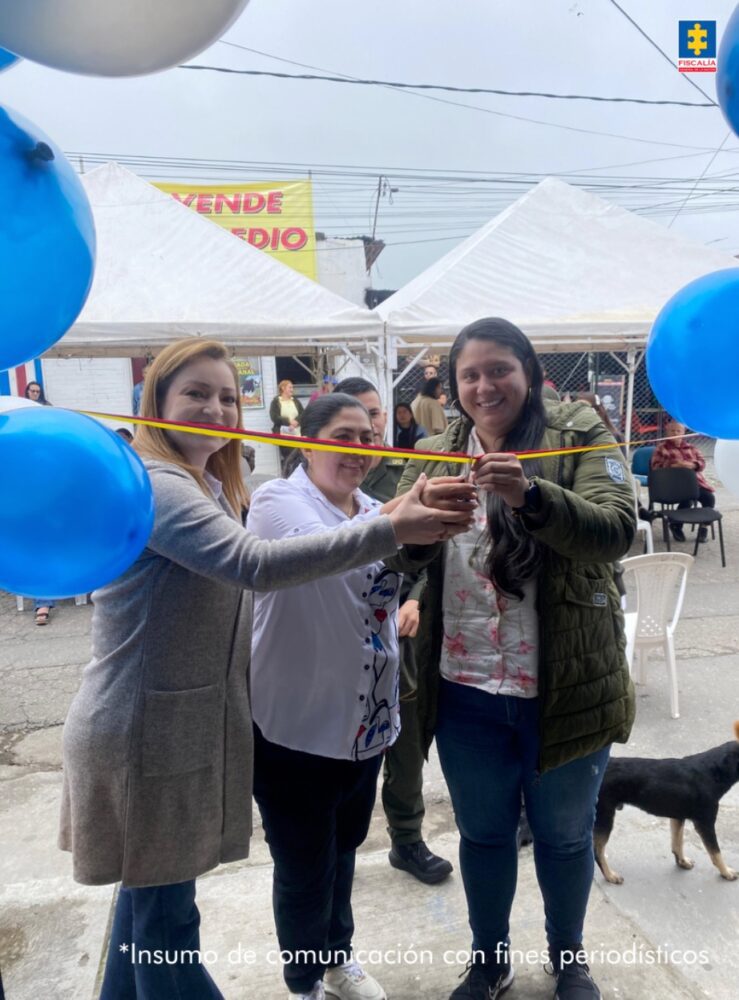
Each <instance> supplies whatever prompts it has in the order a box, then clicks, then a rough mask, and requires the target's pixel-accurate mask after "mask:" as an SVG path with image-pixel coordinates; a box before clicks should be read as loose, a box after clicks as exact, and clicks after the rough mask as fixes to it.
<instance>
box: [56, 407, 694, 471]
mask: <svg viewBox="0 0 739 1000" xmlns="http://www.w3.org/2000/svg"><path fill="white" fill-rule="evenodd" d="M76 412H78V413H83V414H85V415H86V416H88V417H95V418H97V419H100V420H118V421H123V422H125V423H128V424H136V425H139V426H144V427H158V428H159V429H160V430H164V431H184V432H185V433H188V434H203V435H207V436H208V437H219V438H228V439H236V440H240V441H255V442H257V443H258V444H270V445H278V446H279V447H280V448H309V449H311V450H312V451H330V452H337V453H339V454H343V455H370V456H371V457H372V458H402V459H405V460H406V461H408V460H410V461H413V460H414V459H419V458H420V459H424V460H425V461H429V462H451V463H452V464H459V465H464V464H467V463H469V464H472V463H474V462H475V461H477V459H478V458H480V457H481V456H479V455H468V454H466V453H465V452H460V451H428V450H426V449H423V448H419V449H415V450H414V449H407V448H392V447H389V446H387V445H374V444H351V445H347V444H342V443H341V442H340V441H332V440H329V439H326V438H311V437H297V436H294V435H292V434H289V435H283V434H272V433H270V432H267V431H248V430H243V429H242V428H233V427H222V426H220V425H219V424H195V423H190V422H188V421H175V420H152V419H150V418H148V417H128V416H123V415H121V414H119V413H98V412H96V411H93V410H78V411H76ZM682 436H683V437H699V436H700V435H698V434H684V435H682ZM669 440H670V437H659V438H652V439H650V440H649V441H621V442H618V441H609V442H608V443H606V444H586V445H579V446H577V447H573V448H551V449H544V450H531V451H517V452H514V453H513V454H515V456H516V458H518V459H526V458H552V457H555V456H557V455H579V454H583V453H584V452H589V451H609V450H612V449H614V448H621V447H623V446H624V445H626V446H630V445H638V446H642V445H645V444H650V445H651V444H656V443H657V442H659V441H669Z"/></svg>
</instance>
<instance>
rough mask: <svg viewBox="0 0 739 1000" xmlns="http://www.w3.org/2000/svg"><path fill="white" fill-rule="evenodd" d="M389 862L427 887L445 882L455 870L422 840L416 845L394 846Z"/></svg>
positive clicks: (449, 862) (389, 855)
mask: <svg viewBox="0 0 739 1000" xmlns="http://www.w3.org/2000/svg"><path fill="white" fill-rule="evenodd" d="M388 861H389V862H390V864H391V865H392V866H393V868H399V869H400V870H401V871H404V872H408V873H409V874H410V875H413V876H414V877H415V878H417V879H418V881H419V882H425V883H426V885H436V883H437V882H443V881H444V879H445V878H447V876H449V875H451V873H452V872H453V870H454V869H453V867H452V863H451V861H446V860H445V859H444V858H440V857H439V856H438V855H436V854H433V853H432V852H431V851H430V850H429V849H428V847H427V846H426V844H425V843H424V842H423V841H422V840H418V841H416V843H415V844H393V846H392V850H391V851H390V853H389V854H388Z"/></svg>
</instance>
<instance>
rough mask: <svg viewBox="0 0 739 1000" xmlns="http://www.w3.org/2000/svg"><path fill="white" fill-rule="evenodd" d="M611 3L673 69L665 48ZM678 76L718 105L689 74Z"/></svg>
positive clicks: (617, 6)
mask: <svg viewBox="0 0 739 1000" xmlns="http://www.w3.org/2000/svg"><path fill="white" fill-rule="evenodd" d="M611 3H612V4H613V6H614V7H615V8H616V10H617V11H619V12H620V13H621V14H623V16H624V17H625V18H626V20H627V21H628V22H629V23H630V24H632V25H633V26H634V27H635V28H636V30H637V31H638V32H639V34H640V35H641V36H642V38H645V39H646V40H647V41H648V42H649V44H650V45H651V46H652V48H653V49H656V50H657V52H659V54H660V55H661V56H662V58H663V59H666V60H667V62H668V63H669V64H670V66H672V68H673V69H677V66H676V65H675V63H674V61H673V60H672V59H670V57H669V56H668V55H667V53H666V52H665V50H664V49H661V48H660V47H659V45H658V44H657V43H656V42H655V40H654V39H653V38H651V37H650V36H649V35H648V34H647V33H646V31H645V30H644V29H643V28H642V27H641V26H640V25H639V24H637V23H636V21H635V20H634V18H633V17H632V16H631V15H630V14H627V12H626V11H625V10H624V9H623V7H622V6H621V5H620V4H618V3H616V0H611ZM680 76H681V77H682V78H683V79H684V80H685V82H686V83H689V84H690V85H691V87H694V88H695V89H696V90H697V91H698V93H699V94H703V96H704V97H705V98H706V99H707V100H709V101H710V102H711V104H712V105H713V107H714V108H717V107H718V104H717V103H716V101H714V100H713V98H712V97H710V96H709V95H708V94H707V93H706V92H705V90H703V89H702V88H701V87H699V86H698V84H697V83H696V82H695V80H693V78H692V77H691V76H690V74H688V73H681V74H680ZM704 106H705V105H702V107H704Z"/></svg>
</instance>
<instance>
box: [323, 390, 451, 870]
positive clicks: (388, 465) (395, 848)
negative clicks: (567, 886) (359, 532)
mask: <svg viewBox="0 0 739 1000" xmlns="http://www.w3.org/2000/svg"><path fill="white" fill-rule="evenodd" d="M336 391H337V392H343V393H346V394H347V395H349V396H353V397H354V398H355V399H358V400H359V402H360V403H362V405H363V406H365V407H366V409H367V412H368V413H369V416H370V420H371V422H372V431H373V441H372V443H373V444H376V445H381V444H383V443H384V441H385V431H386V429H387V412H386V411H385V410H384V409H383V406H382V401H381V400H380V396H379V393H378V392H377V389H376V388H375V387H374V385H372V383H371V382H368V381H367V379H364V378H347V379H344V380H343V381H341V382H339V384H338V385H337V387H336ZM404 467H405V462H404V460H403V459H402V458H373V459H372V461H371V462H370V463H369V467H368V470H367V474H366V476H365V478H364V480H363V481H362V485H361V489H362V490H363V492H364V493H366V494H368V496H370V497H372V498H373V499H374V500H378V501H380V502H381V503H387V502H388V501H389V500H391V499H392V498H393V497H394V496H395V494H396V492H397V489H398V483H399V482H400V477H401V475H402V473H403V469H404ZM425 586H426V573H425V572H424V571H422V572H420V573H416V574H414V573H406V574H404V576H403V584H402V587H401V591H400V607H399V611H398V634H399V636H400V723H401V729H400V736H399V738H398V740H397V741H396V742H395V743H394V744H393V746H392V747H390V748H389V749H388V750H387V752H386V754H385V764H384V768H383V781H382V805H383V808H384V810H385V816H386V818H387V822H388V826H387V832H388V834H389V835H390V840H391V843H392V847H391V850H390V853H389V855H388V860H389V861H390V864H391V865H392V866H393V868H399V869H401V870H402V871H406V872H408V873H409V874H411V875H413V876H414V877H415V878H417V879H418V880H419V881H420V882H424V883H425V884H427V885H433V884H435V883H437V882H441V881H443V880H444V879H445V878H447V876H448V875H450V874H451V872H452V865H451V862H449V861H447V860H446V859H445V858H441V857H439V856H438V855H437V854H434V853H433V851H431V850H429V848H428V846H427V845H426V843H425V842H424V839H423V830H422V827H423V818H424V815H425V812H426V808H425V805H424V801H423V752H422V749H421V740H420V737H419V733H418V721H417V706H416V686H417V672H418V668H417V665H416V658H415V651H414V638H415V635H416V631H417V630H418V621H419V602H420V600H421V597H422V595H423V590H424V587H425Z"/></svg>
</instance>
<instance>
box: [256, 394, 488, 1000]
mask: <svg viewBox="0 0 739 1000" xmlns="http://www.w3.org/2000/svg"><path fill="white" fill-rule="evenodd" d="M378 402H379V400H378ZM301 431H302V435H303V436H304V437H309V438H322V439H325V440H332V439H333V440H336V441H338V442H340V443H342V444H346V445H350V446H351V445H357V444H365V445H366V444H372V443H373V439H374V437H375V430H374V427H373V424H372V423H371V422H370V416H369V414H368V412H367V410H366V409H365V407H364V406H363V405H362V403H361V402H360V401H359V399H358V398H356V397H353V396H350V395H347V394H345V393H343V392H340V391H337V392H334V393H333V394H332V395H330V396H323V397H321V399H317V400H316V401H315V402H313V403H309V405H308V406H307V407H306V410H305V413H304V414H303V417H302V420H301ZM371 461H372V458H371V456H370V455H367V454H338V453H331V452H325V451H313V450H311V449H310V448H305V449H300V450H299V451H298V450H297V449H296V450H295V454H294V456H293V457H292V458H291V460H290V463H289V464H288V466H287V468H286V470H285V472H286V473H288V472H290V470H291V469H292V468H294V471H292V473H291V474H290V476H289V478H288V479H278V480H272V481H271V482H269V483H265V484H264V485H263V486H261V487H260V488H259V489H258V490H256V492H255V493H254V497H253V498H252V504H251V509H250V511H249V528H250V530H251V531H253V532H254V533H255V534H256V535H258V536H259V537H260V538H263V539H269V540H273V539H281V538H285V537H290V538H296V537H299V536H301V535H303V536H312V535H314V534H315V533H317V532H325V531H326V529H333V530H336V529H337V528H340V527H341V526H342V525H346V524H347V523H348V522H351V521H356V522H362V521H364V520H367V519H369V520H372V519H374V518H375V517H376V516H377V514H378V512H381V511H382V510H387V509H390V508H392V505H393V504H394V503H395V500H394V499H392V500H390V501H389V503H388V504H385V505H381V504H380V502H379V501H377V500H373V499H372V498H371V497H369V496H368V495H367V494H365V493H364V492H363V491H362V489H361V483H362V481H363V479H364V478H365V476H366V474H367V472H368V471H369V466H370V463H371ZM454 516H455V517H456V518H457V519H460V520H458V526H457V527H455V526H453V525H450V526H449V533H450V534H452V533H455V532H456V530H461V528H462V527H463V524H462V522H463V521H464V522H465V523H466V522H467V521H468V519H469V515H468V513H467V512H457V513H455V514H454ZM400 582H401V576H400V574H399V573H398V572H397V571H395V570H392V569H390V568H388V566H387V565H386V562H385V561H382V560H376V559H373V560H369V561H368V562H367V564H366V565H364V566H361V567H358V568H356V569H353V570H351V571H348V572H345V573H342V574H340V575H338V576H334V577H333V578H332V579H330V580H322V581H316V582H314V583H306V584H304V585H302V586H299V587H290V588H288V589H284V590H283V591H282V593H281V594H279V595H278V594H259V595H258V596H257V597H256V599H255V605H254V639H253V643H252V661H251V673H250V691H251V698H252V708H253V717H254V748H255V754H254V798H255V799H256V801H257V805H258V806H259V810H260V813H261V816H262V823H263V825H264V832H265V837H266V840H267V843H268V844H269V849H270V852H271V854H272V859H273V861H274V883H273V906H274V915H275V925H276V928H277V938H278V942H279V946H280V950H281V952H285V953H287V954H288V955H289V956H290V958H289V959H288V961H287V962H286V963H285V966H284V970H283V971H284V977H285V982H286V983H287V986H288V989H289V990H290V996H291V997H293V998H300V1000H323V998H324V996H326V995H328V996H330V997H334V998H338V1000H386V994H385V991H384V990H383V989H382V987H381V986H380V985H379V983H378V982H377V981H376V980H375V979H373V978H372V977H371V976H369V975H368V974H367V973H366V972H365V971H364V970H363V969H362V967H361V965H360V964H359V963H358V962H356V961H355V960H354V958H353V953H352V936H353V932H354V919H353V914H352V902H351V896H352V884H353V879H354V867H355V860H356V852H357V849H358V847H359V846H360V845H361V844H362V842H363V841H364V839H365V837H366V836H367V831H368V829H369V824H370V819H371V816H372V808H373V805H374V801H375V795H376V790H377V774H378V772H379V769H380V764H381V762H382V758H383V753H384V752H385V751H387V750H388V748H391V747H392V745H393V743H394V741H395V739H396V737H397V735H398V729H399V726H400V718H399V710H398V629H397V624H396V609H397V606H398V598H399V593H400ZM372 916H373V917H377V914H373V915H372Z"/></svg>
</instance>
